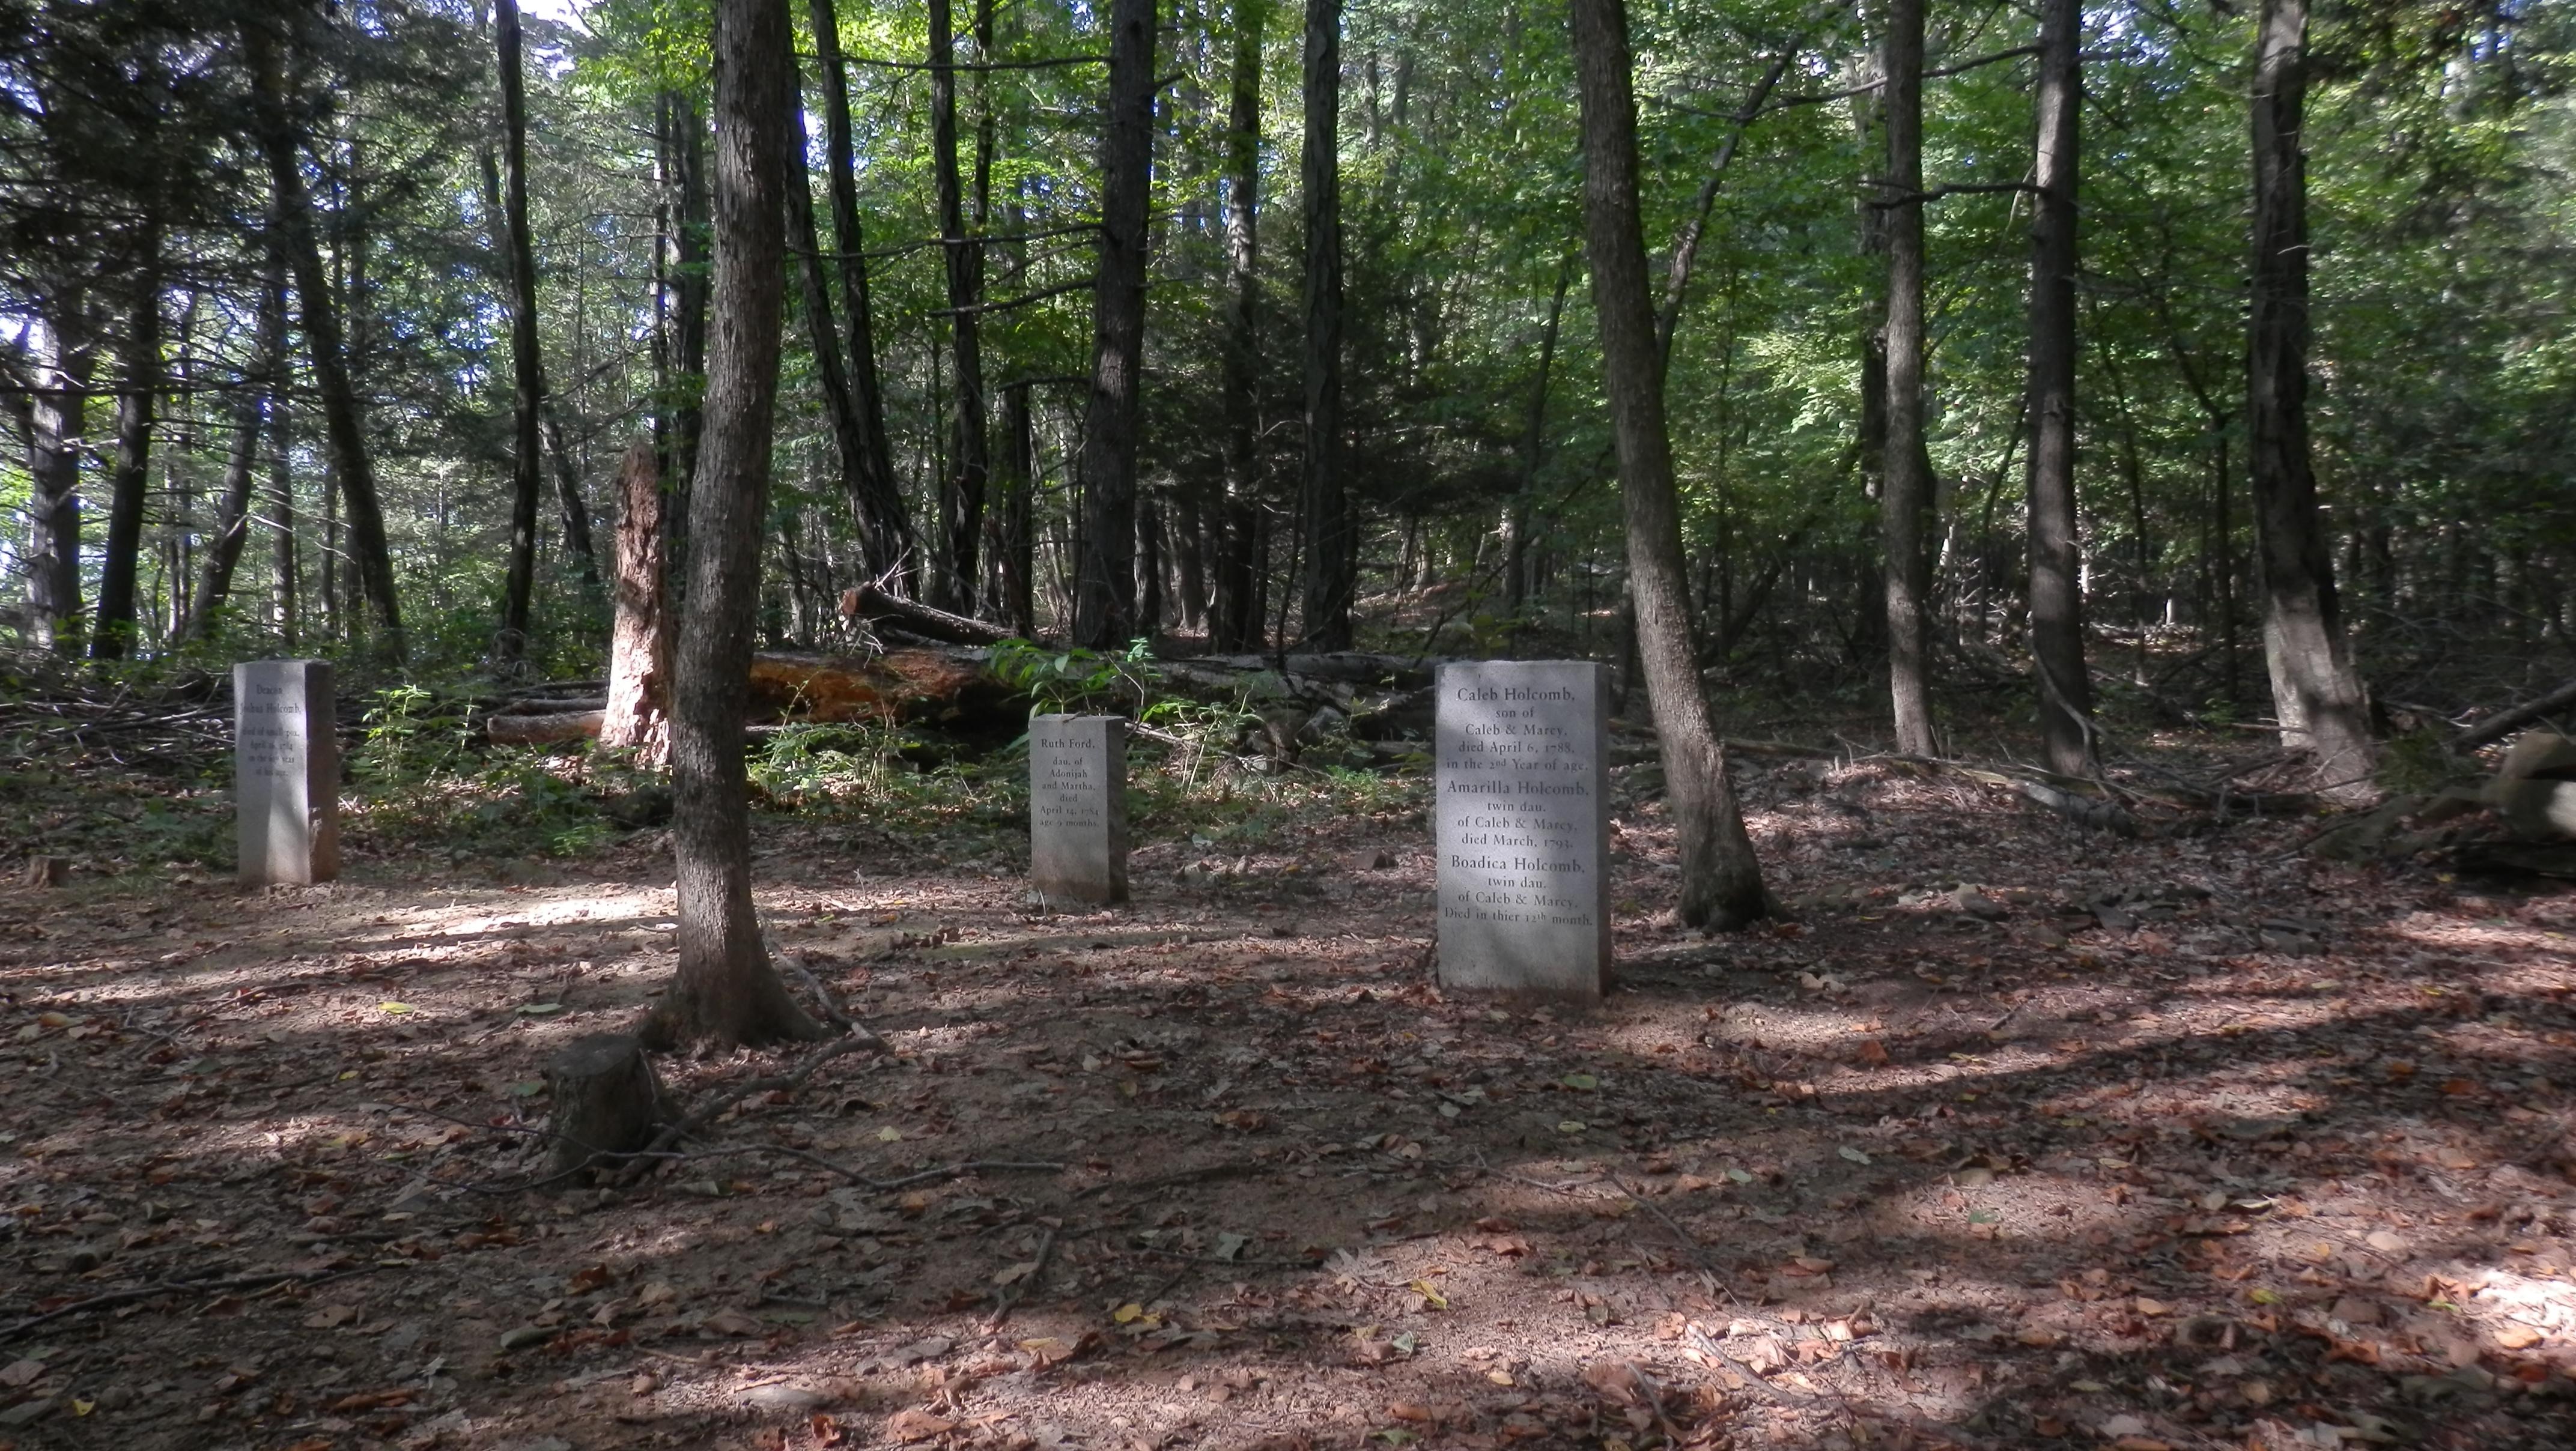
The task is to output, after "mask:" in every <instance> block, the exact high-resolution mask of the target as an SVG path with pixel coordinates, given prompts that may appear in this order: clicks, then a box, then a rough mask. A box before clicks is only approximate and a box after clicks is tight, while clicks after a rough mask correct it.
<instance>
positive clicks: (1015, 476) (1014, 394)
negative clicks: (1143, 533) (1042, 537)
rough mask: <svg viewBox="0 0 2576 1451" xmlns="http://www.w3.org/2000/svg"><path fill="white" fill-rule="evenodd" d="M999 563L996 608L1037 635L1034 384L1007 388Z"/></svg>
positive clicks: (1017, 627)
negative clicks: (1031, 398) (1031, 387)
mask: <svg viewBox="0 0 2576 1451" xmlns="http://www.w3.org/2000/svg"><path fill="white" fill-rule="evenodd" d="M993 477H994V481H995V482H996V483H997V484H998V485H999V486H1000V487H999V489H998V490H997V497H996V499H995V507H994V510H993V524H994V530H993V563H994V566H995V570H996V573H997V574H998V576H999V579H998V584H999V595H998V597H997V598H996V599H995V600H994V602H993V603H994V608H995V610H996V612H997V613H998V614H999V615H1000V616H1001V618H1002V623H1003V624H1006V625H1008V626H1010V627H1011V633H1012V634H1014V635H1017V636H1019V637H1020V638H1021V639H1023V640H1034V639H1036V638H1037V633H1038V620H1037V555H1036V548H1037V527H1036V513H1037V510H1036V502H1037V438H1036V428H1035V426H1034V424H1033V421H1032V420H1031V419H1030V417H1029V385H1028V384H1026V383H1014V384H1011V385H1010V386H1009V387H1007V388H1004V389H1003V390H1002V457H1001V466H1000V467H999V468H997V469H995V470H994V472H993Z"/></svg>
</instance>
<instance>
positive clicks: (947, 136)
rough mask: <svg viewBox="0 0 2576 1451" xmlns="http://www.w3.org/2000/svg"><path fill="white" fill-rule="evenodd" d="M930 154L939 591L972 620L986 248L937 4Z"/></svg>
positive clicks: (982, 460)
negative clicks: (944, 401)
mask: <svg viewBox="0 0 2576 1451" xmlns="http://www.w3.org/2000/svg"><path fill="white" fill-rule="evenodd" d="M984 59H987V60H989V59H991V57H989V56H987V57H984ZM930 153H931V166H932V170H933V172H934V173H935V175H934V178H933V181H934V186H935V189H936V191H937V193H938V199H939V247H940V251H941V252H942V253H943V254H944V255H945V257H946V260H947V273H948V357H949V367H950V371H951V373H952V374H953V375H954V376H953V378H952V379H951V384H952V386H951V387H950V389H949V392H948V471H947V474H946V476H945V477H943V478H942V479H941V480H940V481H939V527H940V544H941V548H942V558H941V560H940V567H939V569H938V571H937V572H936V574H935V575H934V576H933V579H932V584H933V586H934V591H935V602H936V603H937V604H939V605H940V607H941V608H943V609H946V610H949V611H950V612H952V613H955V614H961V615H971V614H973V613H974V611H975V582H976V576H975V569H976V566H975V553H976V546H977V545H978V544H979V543H980V542H981V536H982V534H983V529H984V490H985V486H986V484H987V483H988V482H989V475H990V474H991V472H992V460H991V456H990V453H989V449H990V447H991V445H990V443H989V442H988V436H989V435H988V431H987V425H986V422H985V408H984V349H983V341H982V338H983V335H982V331H981V329H980V327H979V325H978V321H977V316H976V309H977V308H978V307H979V306H980V305H981V304H982V303H983V300H984V244H983V242H982V240H981V239H980V238H970V237H969V236H968V235H967V233H966V199H965V187H964V184H963V182H962V181H961V180H960V179H959V176H958V171H957V38H956V34H955V20H954V17H953V16H952V15H951V14H950V11H949V5H948V0H930Z"/></svg>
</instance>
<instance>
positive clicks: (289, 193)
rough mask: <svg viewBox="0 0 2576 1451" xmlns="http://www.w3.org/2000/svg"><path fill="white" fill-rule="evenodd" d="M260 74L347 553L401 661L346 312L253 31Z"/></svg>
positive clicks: (282, 226) (273, 57) (396, 606)
mask: <svg viewBox="0 0 2576 1451" xmlns="http://www.w3.org/2000/svg"><path fill="white" fill-rule="evenodd" d="M252 36H253V40H252V48H253V52H254V61H255V68H256V73H257V74H258V76H259V86H260V91H261V100H262V102H263V104H264V107H265V109H266V112H267V114H266V115H265V116H264V117H263V118H262V119H263V124H262V128H261V131H262V134H261V137H260V143H261V149H262V151H264V152H265V153H266V159H267V162H268V174H269V185H270V186H271V188H273V190H274V192H275V195H276V200H277V212H278V220H279V231H280V233H281V234H282V235H283V236H284V237H285V239H286V250H287V260H288V263H289V265H290V266H291V267H292V269H293V271H294V275H295V295H296V300H297V302H298V304H299V306H300V308H301V310H302V318H301V321H302V322H303V324H304V341H305V345H306V347H307V349H308V350H309V351H310V352H311V354H312V358H313V377H314V382H315V383H316V384H317V385H318V386H319V391H320V393H321V395H322V421H323V426H324V432H325V434H326V436H327V437H328V439H329V441H330V449H331V468H332V471H333V473H334V474H335V475H336V476H337V477H338V480H339V485H340V488H341V491H342V493H343V496H344V497H345V498H346V499H347V501H348V506H349V550H350V553H351V554H353V555H355V556H356V560H357V566H358V582H359V585H360V587H361V589H362V590H363V592H364V593H365V595H366V599H367V604H368V605H369V606H370V607H371V608H372V609H373V610H374V612H375V617H376V626H377V629H378V630H379V631H380V632H381V634H382V640H381V641H380V644H381V648H382V650H383V652H384V653H385V654H386V655H387V656H388V657H389V658H391V659H393V660H396V661H399V660H401V659H402V657H403V655H404V646H403V628H402V606H401V604H400V602H399V601H398V600H397V599H396V597H395V594H394V557H393V549H392V546H391V544H390V542H389V541H388V540H387V538H386V536H385V512H384V505H383V503H382V502H381V501H380V500H379V499H378V497H377V495H376V471H375V464H374V461H373V460H372V459H370V458H369V457H368V454H367V432H366V421H365V419H364V418H363V417H362V416H361V415H360V412H359V403H358V395H357V390H356V388H355V387H354V386H352V385H351V383H350V381H349V363H348V352H347V349H346V347H345V345H344V344H343V341H342V339H341V335H340V316H339V313H338V311H337V310H336V309H335V308H334V307H333V305H332V295H331V287H330V280H329V278H328V277H327V276H326V275H325V274H324V271H323V267H322V252H321V248H320V247H319V246H317V245H316V244H315V241H314V236H313V202H312V197H311V195H310V193H308V192H307V191H306V190H305V187H304V170H303V164H302V160H301V158H300V157H299V156H298V155H297V152H298V151H299V149H300V143H299V140H298V138H297V136H296V134H295V131H294V128H293V124H292V122H291V121H290V119H289V117H288V102H287V92H286V79H285V73H284V70H283V68H282V67H281V66H280V64H279V58H278V56H277V53H276V50H275V48H274V47H273V46H272V45H270V44H269V43H267V41H266V39H265V37H264V36H261V35H260V34H259V32H258V31H257V30H256V29H254V30H253V31H252Z"/></svg>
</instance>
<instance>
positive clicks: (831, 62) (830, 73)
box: [808, 0, 916, 589]
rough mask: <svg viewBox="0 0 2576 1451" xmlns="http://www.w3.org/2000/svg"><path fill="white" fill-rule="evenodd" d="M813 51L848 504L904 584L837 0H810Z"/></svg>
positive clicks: (892, 584)
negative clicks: (847, 453)
mask: <svg viewBox="0 0 2576 1451" xmlns="http://www.w3.org/2000/svg"><path fill="white" fill-rule="evenodd" d="M808 8H809V12H810V14H811V17H812V20H813V27H814V55H815V59H816V61H817V62H818V63H819V68H820V70H821V72H822V81H823V168H824V180H825V182H826V183H827V184H828V187H829V190H830V192H831V197H832V245H833V246H834V247H835V248H836V249H838V252H839V256H840V275H841V309H842V313H843V316H844V318H845V320H846V322H847V325H848V328H849V352H848V357H847V359H846V361H847V363H848V365H849V366H848V370H847V376H848V378H849V387H850V401H851V403H852V406H853V408H854V410H855V414H856V424H857V438H856V441H855V443H856V458H855V460H854V461H853V460H851V459H846V458H845V459H844V461H843V468H844V470H845V471H847V474H846V476H847V477H848V479H849V480H850V490H851V501H850V502H851V512H852V514H853V515H854V517H855V518H856V520H857V523H858V526H859V547H860V552H861V557H862V558H864V559H865V560H866V561H867V568H868V573H869V574H870V575H872V576H874V577H875V578H877V579H878V580H879V581H881V582H882V583H884V584H885V586H886V587H887V588H889V589H901V588H903V583H904V575H905V573H906V572H907V571H908V570H909V569H911V568H912V567H913V565H914V564H915V563H916V561H914V560H913V558H912V555H913V552H914V545H913V534H912V520H911V516H910V515H909V513H907V512H906V510H905V508H904V503H903V491H902V489H901V488H899V487H897V485H896V483H895V477H894V447H893V445H892V444H890V443H888V442H887V440H886V426H885V392H884V390H883V388H881V387H880V386H879V385H878V382H877V347H876V323H875V318H874V314H873V310H872V304H871V303H870V301H869V298H868V258H867V239H866V237H865V235H864V234H863V233H862V232H861V230H860V228H859V183H858V171H857V161H856V156H855V150H854V146H853V143H852V141H851V136H850V74H849V65H848V63H847V62H846V61H845V60H844V59H843V58H842V55H841V28H840V19H839V17H838V15H837V13H836V12H835V10H834V7H833V0H810V4H809V7H808Z"/></svg>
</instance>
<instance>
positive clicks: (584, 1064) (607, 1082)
mask: <svg viewBox="0 0 2576 1451" xmlns="http://www.w3.org/2000/svg"><path fill="white" fill-rule="evenodd" d="M546 1082H547V1084H548V1085H549V1086H550V1087H551V1088H552V1089H553V1091H554V1100H555V1111H554V1125H553V1126H554V1135H555V1157H554V1170H553V1172H555V1173H557V1174H570V1173H572V1172H573V1171H574V1170H576V1169H580V1168H583V1167H586V1166H588V1165H591V1164H595V1163H597V1162H598V1161H599V1160H600V1159H601V1158H602V1157H603V1156H606V1155H611V1154H631V1153H634V1152H635V1151H636V1150H638V1149H641V1148H643V1147H644V1146H645V1145H647V1144H650V1143H651V1142H652V1141H653V1131H654V1129H656V1128H657V1127H659V1126H660V1125H661V1122H662V1085H661V1082H660V1080H658V1079H656V1078H655V1077H654V1076H653V1065H652V1064H651V1063H650V1062H648V1061H646V1059H645V1057H644V1045H643V1044H641V1043H639V1042H637V1041H636V1040H635V1039H633V1038H630V1037H627V1036H625V1035H624V1034H622V1033H593V1034H591V1035H590V1036H588V1037H586V1038H577V1039H575V1040H574V1041H573V1042H572V1044H571V1046H569V1047H567V1048H565V1049H564V1050H563V1051H562V1052H561V1053H558V1054H556V1055H555V1057H554V1060H553V1061H552V1062H550V1063H548V1064H547V1065H546Z"/></svg>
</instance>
